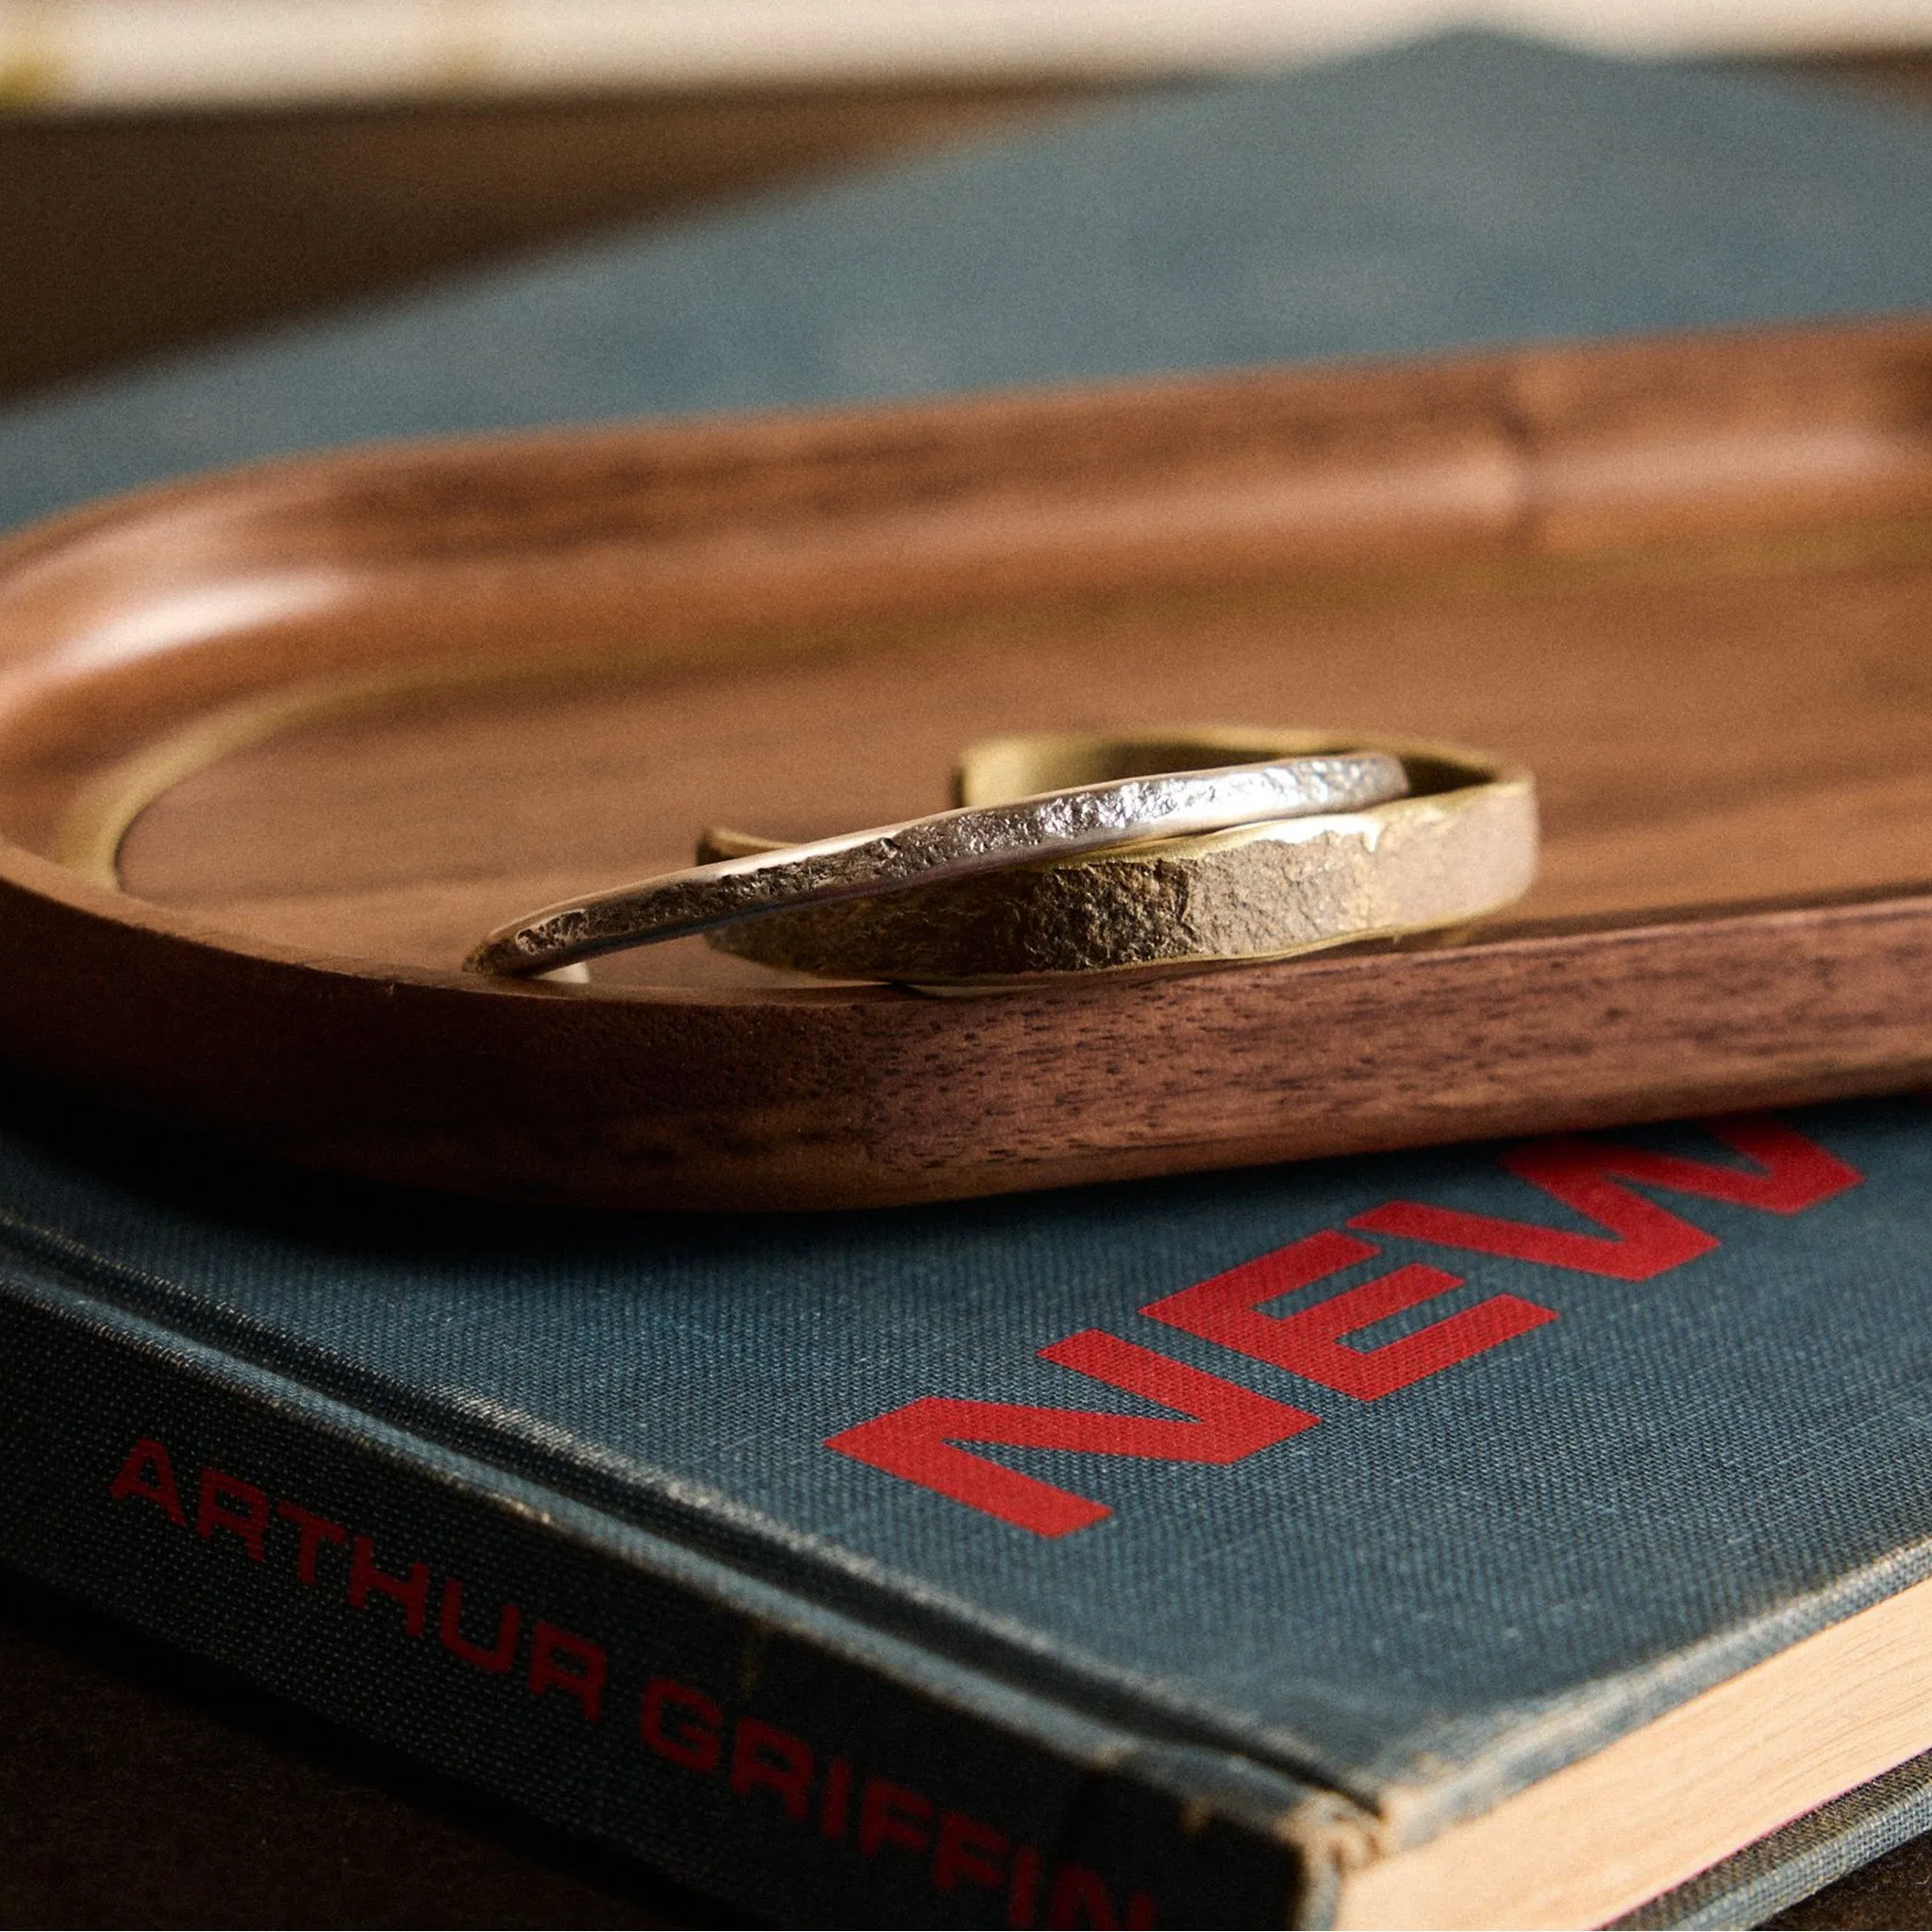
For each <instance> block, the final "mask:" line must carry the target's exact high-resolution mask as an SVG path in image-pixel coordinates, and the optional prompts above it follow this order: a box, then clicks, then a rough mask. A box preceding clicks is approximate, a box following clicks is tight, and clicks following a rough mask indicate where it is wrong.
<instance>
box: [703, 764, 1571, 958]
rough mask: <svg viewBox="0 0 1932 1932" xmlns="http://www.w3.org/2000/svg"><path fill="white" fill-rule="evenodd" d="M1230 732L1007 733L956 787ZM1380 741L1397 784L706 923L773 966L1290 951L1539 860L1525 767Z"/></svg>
mask: <svg viewBox="0 0 1932 1932" xmlns="http://www.w3.org/2000/svg"><path fill="white" fill-rule="evenodd" d="M1234 736H1235V735H1234V734H1224V733H1219V732H1216V733H1202V734H1197V735H1195V736H1192V737H1191V738H1188V739H1182V740H1176V739H1173V738H1169V739H1166V740H1162V741H1141V740H1123V739H1099V738H1084V737H1083V738H1027V739H1006V740H1001V741H996V742H993V743H991V744H986V745H982V746H978V747H976V748H975V749H974V750H973V751H971V752H969V753H968V754H967V755H966V757H965V758H964V759H963V760H962V763H961V768H960V772H959V775H958V786H957V789H958V795H959V796H961V797H963V798H966V799H986V798H991V797H997V796H999V795H1000V794H1001V793H1002V791H1006V790H1008V789H1010V788H1025V787H1030V786H1033V785H1037V784H1039V783H1041V782H1043V781H1047V782H1050V781H1051V780H1052V779H1053V778H1054V777H1056V776H1065V775H1068V774H1074V773H1078V772H1081V771H1085V770H1091V769H1093V768H1095V767H1101V766H1106V767H1111V768H1114V769H1119V768H1122V767H1123V766H1130V765H1131V764H1132V763H1133V762H1134V761H1136V760H1137V759H1144V758H1190V757H1191V758H1203V757H1207V756H1211V755H1212V753H1213V751H1214V749H1215V748H1216V747H1217V746H1220V745H1222V744H1224V742H1227V741H1231V740H1232V739H1233V738H1234ZM1239 741H1240V742H1241V744H1242V745H1243V746H1244V747H1246V748H1248V749H1249V751H1250V753H1251V754H1252V751H1253V750H1254V749H1257V748H1258V747H1259V746H1260V745H1262V744H1265V743H1267V742H1268V741H1269V735H1268V734H1266V733H1260V732H1243V733H1241V734H1239ZM1336 742H1337V741H1336V740H1335V739H1333V738H1332V737H1323V736H1317V735H1314V734H1309V733H1289V732H1284V733H1278V734H1275V735H1274V741H1273V748H1274V749H1276V750H1278V751H1280V752H1282V753H1283V754H1284V755H1286V754H1288V753H1291V752H1296V751H1299V752H1304V753H1307V752H1314V751H1319V750H1324V749H1332V748H1333V746H1334V745H1335V743H1336ZM1350 742H1353V743H1354V744H1356V745H1357V746H1360V745H1361V743H1362V741H1361V740H1360V739H1355V740H1353V741H1350ZM1378 748H1379V749H1382V750H1385V751H1388V752H1390V753H1391V754H1393V755H1395V756H1398V757H1400V758H1402V759H1403V761H1404V765H1405V769H1406V770H1407V774H1408V778H1409V792H1408V795H1407V796H1406V797H1403V798H1400V799H1396V800H1393V801H1390V802H1385V803H1383V804H1379V805H1375V806H1373V807H1369V808H1362V809H1356V810H1349V811H1341V812H1335V813H1326V814H1322V815H1319V816H1313V817H1303V818H1299V819H1295V820H1291V821H1287V822H1282V823H1276V824H1251V825H1243V826H1239V827H1236V828H1233V829H1230V830H1226V831H1223V832H1220V833H1215V834H1209V835H1208V836H1204V837H1197V838H1187V839H1162V840H1158V841H1145V842H1142V843H1140V844H1137V845H1134V846H1130V847H1117V848H1115V849H1113V850H1111V851H1108V852H1102V853H1095V854H1091V855H1087V856H1084V857H1078V858H1056V859H1053V860H1049V861H1047V862H1044V863H1036V864H1030V865H1024V866H1013V867H1008V868H1007V869H1005V870H1002V871H999V872H996V873H989V874H984V875H982V876H979V877H976V878H971V879H958V880H954V881H947V882H943V883H939V884H932V885H923V886H920V887H918V888H917V889H915V890H914V891H908V892H901V893H895V894H893V895H892V896H891V898H883V899H870V900H865V901H862V902H856V903H852V904H848V905H843V906H828V907H822V908H811V909H809V910H806V911H799V912H788V913H784V914H781V915H780V916H778V917H777V918H774V919H771V920H766V921H761V922H760V923H759V924H757V925H749V926H742V927H736V928H733V929H732V930H730V931H728V932H722V933H718V934H714V935H713V936H712V938H711V941H710V942H711V944H713V945H714V946H718V947H720V948H721V949H723V950H724V951H727V952H731V953H735V954H737V955H739V956H740V957H741V958H749V959H755V960H758V962H760V963H761V964H764V965H768V966H776V967H783V968H786V969H789V970H791V971H792V972H802V973H810V974H819V975H822V976H824V977H829V978H838V979H883V980H894V981H899V982H901V983H905V984H909V985H917V986H929V987H936V988H944V987H947V986H962V987H971V986H974V985H977V986H982V987H986V986H997V985H999V984H1002V983H1013V982H1022V983H1024V982H1026V981H1030V980H1036V979H1039V978H1041V977H1049V976H1057V975H1061V974H1091V973H1096V972H1109V971H1113V972H1118V971H1126V970H1141V971H1146V970H1149V969H1155V968H1167V969H1170V970H1182V969H1186V968H1190V967H1201V966H1211V965H1219V964H1229V963H1235V962H1244V961H1260V960H1268V959H1283V958H1293V957H1295V956H1296V955H1298V954H1303V953H1309V952H1314V951H1318V950H1320V949H1323V948H1325V947H1329V946H1336V945H1344V944H1350V943H1356V942H1359V941H1366V940H1381V939H1391V938H1395V937H1399V936H1402V935H1406V934H1413V933H1420V932H1427V931H1432V930H1441V929H1443V928H1448V927H1454V926H1457V925H1461V924H1466V923H1468V922H1470V921H1472V920H1475V919H1479V918H1481V917H1483V916H1484V915H1485V914H1488V913H1491V912H1494V911H1497V910H1498V909H1500V908H1502V907H1504V906H1507V905H1508V904H1509V903H1510V902H1511V901H1513V900H1515V899H1518V898H1520V897H1521V896H1522V895H1523V893H1524V892H1525V891H1527V890H1528V888H1529V886H1530V883H1531V881H1532V880H1533V878H1534V877H1535V874H1536V864H1537V843H1538V825H1537V805H1536V789H1535V785H1534V782H1533V781H1532V779H1531V777H1530V775H1529V774H1528V773H1527V772H1524V771H1522V770H1520V769H1517V768H1514V767H1510V766H1508V765H1506V764H1503V763H1500V762H1498V761H1497V760H1495V759H1493V758H1489V757H1488V756H1486V755H1485V754H1483V753H1480V752H1474V751H1464V750H1460V749H1458V748H1457V747H1455V746H1449V745H1439V744H1433V743H1417V742H1399V741H1383V742H1381V743H1380V744H1379V746H1378ZM764 843H765V841H762V840H758V839H755V838H752V837H750V836H748V835H746V834H743V833H740V832H727V831H713V832H709V833H708V834H707V835H706V840H705V842H704V844H703V845H702V846H701V847H700V850H701V852H703V853H704V854H705V855H706V856H723V855H726V854H733V853H740V854H741V853H745V852H750V851H755V850H758V849H761V848H762V847H763V845H764Z"/></svg>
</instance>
